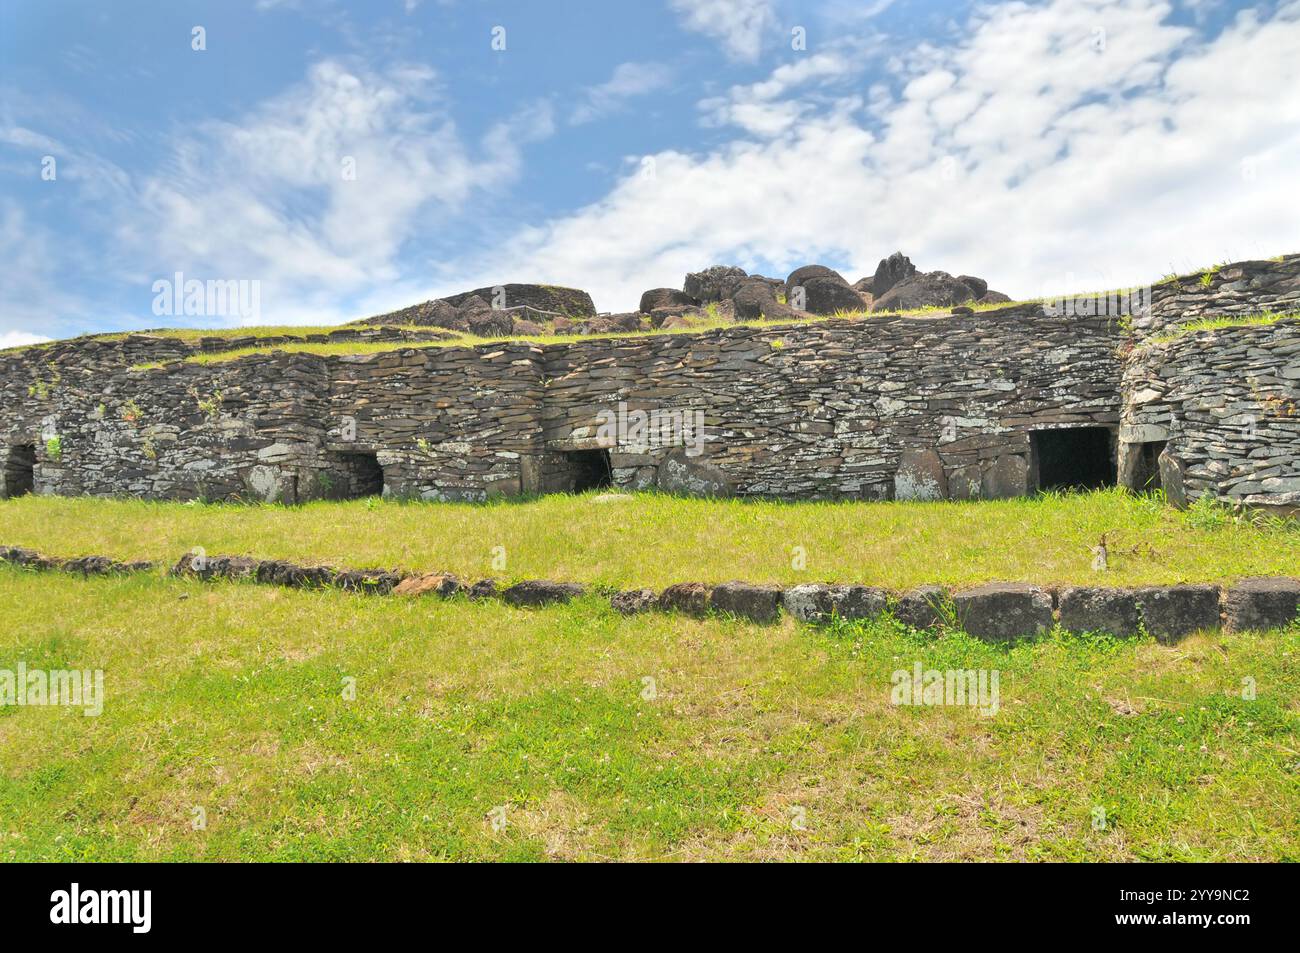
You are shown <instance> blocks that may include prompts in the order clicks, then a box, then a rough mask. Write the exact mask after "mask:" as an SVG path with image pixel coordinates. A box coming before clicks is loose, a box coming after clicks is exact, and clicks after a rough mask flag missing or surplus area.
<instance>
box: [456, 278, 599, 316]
mask: <svg viewBox="0 0 1300 953" xmlns="http://www.w3.org/2000/svg"><path fill="white" fill-rule="evenodd" d="M498 288H500V289H501V293H500V294H498V291H497V289H498ZM470 297H475V298H480V299H482V300H483V301H484V302H485V303H487V304H488V305H489V306H491V305H493V304H494V303H495V304H497V305H499V306H500V307H501V308H503V309H508V308H517V307H521V306H524V307H529V308H533V309H535V310H537V311H545V312H548V313H549V314H552V315H563V316H565V317H566V318H594V317H595V316H596V306H595V304H593V303H592V300H591V295H589V294H587V292H585V291H582V290H581V289H579V288H563V287H560V286H558V285H527V284H506V285H498V286H496V287H490V288H475V289H474V290H473V291H465V292H462V293H461V294H456V295H450V296H448V298H447V301H448V302H450V303H451V304H453V305H455V306H457V307H459V306H460V305H461V303H462V302H463V301H465V300H466V299H468V298H470Z"/></svg>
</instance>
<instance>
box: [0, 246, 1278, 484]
mask: <svg viewBox="0 0 1300 953" xmlns="http://www.w3.org/2000/svg"><path fill="white" fill-rule="evenodd" d="M1298 297H1300V256H1291V257H1288V258H1283V259H1281V260H1278V261H1272V262H1244V263H1240V264H1238V265H1231V266H1224V267H1223V268H1220V269H1217V270H1216V271H1214V272H1213V273H1212V274H1211V275H1210V278H1209V279H1208V280H1205V281H1201V280H1199V279H1196V280H1193V279H1187V280H1183V281H1181V282H1171V283H1168V284H1166V285H1161V286H1158V287H1157V289H1156V291H1155V293H1154V295H1153V306H1152V313H1151V315H1148V316H1146V317H1140V318H1139V319H1138V320H1135V321H1133V322H1128V321H1125V320H1122V319H1117V318H1107V317H1078V316H1061V315H1053V314H1048V313H1046V312H1045V311H1044V310H1043V308H1042V307H1040V306H1038V305H1021V306H1013V307H1008V308H1003V309H1000V310H997V311H986V312H981V313H978V314H950V315H936V316H914V317H896V316H871V317H865V318H861V319H851V320H825V321H821V322H817V323H798V324H790V325H786V326H770V327H763V328H753V327H743V326H736V327H728V328H724V329H720V330H713V331H707V332H702V333H690V334H669V335H647V336H630V337H623V338H589V339H578V340H574V341H572V342H565V343H559V344H547V345H540V344H534V343H529V342H523V341H503V342H500V343H491V344H484V345H479V346H475V347H460V346H456V347H452V346H445V347H443V346H438V347H425V348H404V349H403V348H400V346H399V347H398V348H396V349H394V350H390V351H384V352H379V353H372V354H365V355H354V356H343V357H337V356H332V357H323V356H316V355H310V354H301V353H289V352H283V351H275V352H259V353H256V354H253V355H251V356H247V357H244V358H241V359H238V360H231V361H226V362H221V363H210V364H200V363H194V362H187V361H185V360H184V359H185V358H188V357H192V356H194V355H195V354H198V353H203V352H215V351H220V350H228V349H231V348H238V347H248V346H250V345H252V344H254V343H262V344H265V343H266V339H260V341H258V342H255V340H254V339H252V338H245V339H229V338H216V337H213V338H205V339H202V340H200V341H182V340H178V339H176V338H174V337H160V336H151V335H128V336H125V337H123V338H120V339H116V340H105V339H88V340H78V341H70V342H60V343H57V344H53V345H48V346H42V347H34V348H25V349H20V350H15V351H9V352H4V353H0V479H2V480H3V484H2V485H0V491H3V492H5V493H19V492H23V491H24V490H26V489H34V490H35V491H36V492H43V493H61V494H82V493H84V494H95V495H103V494H130V495H136V496H142V497H153V498H175V499H189V498H208V499H261V500H280V501H291V502H292V501H300V500H307V499H314V498H320V497H342V496H357V495H362V494H364V493H368V492H373V491H374V489H376V488H377V487H379V486H382V487H383V489H384V491H385V492H388V493H391V494H398V495H404V496H413V497H419V498H424V499H469V500H481V499H485V498H488V497H490V496H494V495H516V494H521V493H524V494H528V493H538V492H553V491H563V490H569V489H574V488H577V487H582V486H587V485H592V481H593V480H594V479H596V478H601V477H603V478H604V479H607V480H608V481H609V482H611V483H612V484H614V485H616V486H623V487H632V488H641V487H649V486H658V487H660V488H662V489H665V490H669V491H678V492H680V491H684V492H694V493H715V494H730V493H736V494H743V495H758V496H771V497H780V498H826V499H888V498H904V499H917V498H919V499H931V498H954V499H969V498H973V497H984V498H994V497H1006V496H1015V495H1020V494H1024V493H1026V492H1030V491H1032V490H1034V489H1035V488H1036V487H1038V486H1039V485H1040V484H1041V483H1042V482H1043V480H1042V478H1043V476H1044V474H1045V473H1046V472H1047V462H1045V461H1046V458H1045V456H1044V455H1045V453H1046V450H1045V448H1046V447H1048V446H1049V445H1051V444H1052V443H1053V440H1052V439H1051V438H1059V437H1060V436H1061V434H1059V433H1053V432H1058V431H1062V430H1074V429H1075V428H1092V429H1091V430H1089V431H1086V432H1088V433H1090V434H1091V435H1092V436H1093V437H1095V436H1097V435H1098V434H1100V435H1101V437H1102V442H1101V444H1100V445H1098V444H1096V443H1095V442H1093V443H1091V444H1090V445H1089V446H1090V448H1091V449H1089V450H1088V452H1089V453H1091V454H1093V455H1098V454H1100V455H1101V456H1103V457H1104V456H1109V455H1110V454H1115V455H1116V457H1117V459H1115V458H1112V459H1103V460H1101V461H1100V462H1101V464H1102V468H1103V470H1105V471H1106V472H1107V473H1108V476H1109V478H1110V479H1111V480H1113V479H1114V477H1115V473H1116V469H1117V468H1118V471H1119V474H1120V479H1121V482H1123V483H1125V484H1127V485H1130V486H1136V487H1140V486H1143V485H1148V484H1151V483H1152V482H1153V481H1154V477H1155V476H1156V475H1161V474H1163V476H1164V483H1165V484H1166V488H1167V489H1168V490H1169V492H1170V496H1171V498H1172V499H1174V501H1175V502H1183V501H1184V500H1185V499H1186V498H1192V499H1194V498H1195V497H1197V496H1198V495H1200V494H1202V493H1206V492H1210V493H1213V494H1215V495H1217V496H1222V497H1224V498H1227V499H1240V500H1243V501H1245V502H1247V503H1252V504H1261V505H1264V504H1267V505H1275V506H1280V507H1291V506H1294V505H1295V504H1296V502H1297V499H1300V496H1297V494H1298V493H1300V482H1298V481H1300V454H1298V453H1297V451H1298V450H1300V432H1298V431H1297V418H1296V416H1295V413H1296V411H1295V408H1296V402H1297V399H1300V394H1298V393H1297V388H1298V383H1297V382H1298V380H1300V326H1298V324H1297V321H1295V320H1287V321H1282V322H1279V323H1276V324H1273V325H1268V326H1258V327H1233V328H1226V329H1221V330H1216V331H1195V330H1187V329H1186V327H1185V326H1186V325H1187V324H1188V323H1189V322H1190V321H1191V320H1199V319H1201V318H1205V317H1210V316H1217V315H1220V314H1228V315H1233V314H1237V315H1240V314H1242V313H1250V312H1257V311H1261V310H1265V309H1270V308H1271V309H1279V308H1284V307H1287V306H1289V305H1291V304H1294V303H1295V302H1296V301H1297V298H1298ZM441 335H442V332H439V331H428V332H420V331H399V330H397V329H392V328H365V329H355V328H350V329H341V330H340V331H338V332H334V333H332V334H329V335H314V336H311V337H309V338H307V339H308V340H323V341H333V340H357V341H369V340H376V341H391V342H393V343H395V344H398V345H400V343H401V342H403V341H408V340H409V341H412V342H415V341H426V340H431V339H435V338H437V337H439V336H441ZM287 340H288V336H286V341H287ZM697 421H698V426H695V424H696V422H697ZM1121 425H1122V426H1121ZM1081 432H1083V431H1081ZM1108 447H1109V450H1108V449H1107V448H1108ZM1052 453H1054V454H1055V455H1056V457H1055V459H1056V460H1058V461H1059V460H1060V459H1062V453H1061V450H1060V449H1059V447H1058V448H1057V449H1055V450H1053V451H1052ZM1162 453H1163V455H1164V456H1163V462H1162V458H1161V454H1162ZM606 454H607V455H608V456H606ZM1068 456H1069V453H1068V452H1067V453H1066V454H1065V457H1066V458H1067V463H1068V462H1069V461H1068ZM1094 462H1095V461H1094Z"/></svg>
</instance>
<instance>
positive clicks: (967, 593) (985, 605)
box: [952, 583, 1053, 640]
mask: <svg viewBox="0 0 1300 953" xmlns="http://www.w3.org/2000/svg"><path fill="white" fill-rule="evenodd" d="M952 601H953V606H954V607H955V609H956V612H957V622H958V624H959V625H960V626H961V627H962V629H964V630H965V631H966V632H967V633H969V634H970V635H973V636H975V637H976V638H977V639H991V640H1006V639H1015V638H1019V637H1021V636H1028V635H1041V634H1042V633H1044V632H1046V631H1048V630H1049V629H1051V627H1052V622H1053V619H1052V594H1051V593H1050V592H1048V591H1046V590H1044V589H1041V588H1039V587H1038V586H1031V585H1028V584H1027V583H990V584H988V585H984V586H976V587H975V588H973V589H965V590H963V591H961V592H957V593H954V594H953V597H952Z"/></svg>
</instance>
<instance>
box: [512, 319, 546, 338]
mask: <svg viewBox="0 0 1300 953" xmlns="http://www.w3.org/2000/svg"><path fill="white" fill-rule="evenodd" d="M510 333H511V334H529V335H533V334H545V333H546V328H544V327H542V326H541V325H540V324H538V323H537V322H536V321H525V320H524V319H523V318H515V319H514V321H513V322H512V324H511V326H510Z"/></svg>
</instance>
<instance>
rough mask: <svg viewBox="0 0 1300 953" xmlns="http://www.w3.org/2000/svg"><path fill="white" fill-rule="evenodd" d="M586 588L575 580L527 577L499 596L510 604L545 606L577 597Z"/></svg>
mask: <svg viewBox="0 0 1300 953" xmlns="http://www.w3.org/2000/svg"><path fill="white" fill-rule="evenodd" d="M585 591H586V590H585V589H584V588H583V587H582V586H580V585H578V584H577V583H575V582H553V581H551V580H550V579H529V580H526V581H525V582H517V583H515V584H514V585H513V586H511V587H510V588H509V589H507V590H506V591H505V592H503V593H501V598H502V599H503V600H504V601H505V602H507V603H509V604H510V605H512V606H530V607H536V606H547V605H551V604H552V603H556V602H569V601H570V600H572V599H577V598H578V597H579V596H581V595H582V594H583V593H584V592H585Z"/></svg>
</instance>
